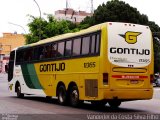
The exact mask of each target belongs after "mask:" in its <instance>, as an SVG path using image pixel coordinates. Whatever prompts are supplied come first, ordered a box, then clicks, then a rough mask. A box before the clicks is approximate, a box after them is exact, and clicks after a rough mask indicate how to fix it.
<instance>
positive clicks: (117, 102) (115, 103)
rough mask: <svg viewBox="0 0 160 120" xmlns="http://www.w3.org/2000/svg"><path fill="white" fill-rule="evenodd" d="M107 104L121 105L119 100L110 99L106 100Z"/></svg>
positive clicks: (112, 106) (114, 106)
mask: <svg viewBox="0 0 160 120" xmlns="http://www.w3.org/2000/svg"><path fill="white" fill-rule="evenodd" d="M108 104H109V105H110V107H111V108H118V107H119V106H120V105H121V101H119V100H111V101H108Z"/></svg>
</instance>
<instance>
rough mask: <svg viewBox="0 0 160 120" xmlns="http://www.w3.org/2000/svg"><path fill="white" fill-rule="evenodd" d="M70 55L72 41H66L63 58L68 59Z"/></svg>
mask: <svg viewBox="0 0 160 120" xmlns="http://www.w3.org/2000/svg"><path fill="white" fill-rule="evenodd" d="M71 53H72V41H71V40H70V41H66V48H65V56H66V57H70V56H71Z"/></svg>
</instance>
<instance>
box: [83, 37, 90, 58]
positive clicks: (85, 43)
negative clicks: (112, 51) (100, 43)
mask: <svg viewBox="0 0 160 120" xmlns="http://www.w3.org/2000/svg"><path fill="white" fill-rule="evenodd" d="M89 47H90V36H87V37H83V39H82V55H87V54H89V49H90V48H89Z"/></svg>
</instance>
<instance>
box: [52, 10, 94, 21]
mask: <svg viewBox="0 0 160 120" xmlns="http://www.w3.org/2000/svg"><path fill="white" fill-rule="evenodd" d="M91 15H92V14H91V13H87V12H85V11H75V10H73V9H72V8H65V9H64V10H57V11H55V18H56V19H57V20H69V21H71V22H73V23H80V22H82V21H83V20H84V18H85V17H87V16H91Z"/></svg>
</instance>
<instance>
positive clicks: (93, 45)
mask: <svg viewBox="0 0 160 120" xmlns="http://www.w3.org/2000/svg"><path fill="white" fill-rule="evenodd" d="M95 45H96V35H93V36H92V42H91V53H92V54H93V53H95V47H96V46H95Z"/></svg>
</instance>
